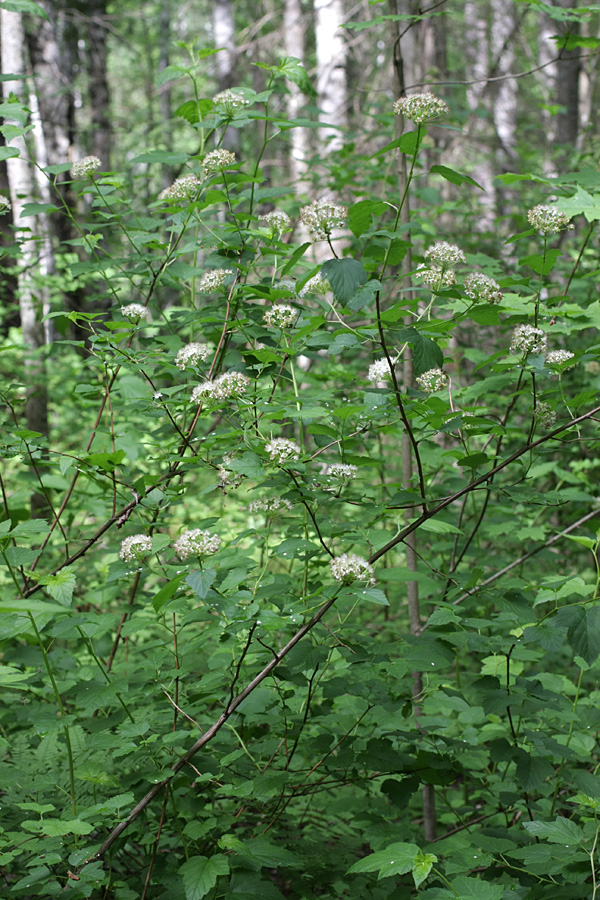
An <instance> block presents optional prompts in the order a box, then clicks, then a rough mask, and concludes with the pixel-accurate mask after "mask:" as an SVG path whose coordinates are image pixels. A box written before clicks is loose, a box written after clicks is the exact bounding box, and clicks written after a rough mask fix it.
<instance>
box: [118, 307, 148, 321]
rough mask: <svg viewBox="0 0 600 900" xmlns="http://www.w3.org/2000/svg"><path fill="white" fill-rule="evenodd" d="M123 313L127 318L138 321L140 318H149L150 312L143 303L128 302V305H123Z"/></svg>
mask: <svg viewBox="0 0 600 900" xmlns="http://www.w3.org/2000/svg"><path fill="white" fill-rule="evenodd" d="M121 315H122V316H125V318H126V319H131V320H132V322H133V321H138V319H149V318H150V313H149V312H148V310H147V309H146V307H145V306H142V304H141V303H128V304H127V306H122V307H121Z"/></svg>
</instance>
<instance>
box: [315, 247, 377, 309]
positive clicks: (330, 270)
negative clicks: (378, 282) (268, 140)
mask: <svg viewBox="0 0 600 900" xmlns="http://www.w3.org/2000/svg"><path fill="white" fill-rule="evenodd" d="M321 275H322V277H323V278H324V279H326V281H328V282H329V284H330V285H331V289H332V291H333V295H334V297H335V299H336V300H339V301H340V303H344V304H346V303H348V301H349V300H351V299H352V297H354V295H355V294H356V292H357V290H358V289H359V287H360V286H361V284H364V283H365V281H366V280H367V278H368V275H367V273H366V272H365V270H364V268H363V265H362V263H360V262H359V261H358V260H357V259H350V258H349V257H347V258H346V259H328V260H327V262H324V263H323V265H322V266H321Z"/></svg>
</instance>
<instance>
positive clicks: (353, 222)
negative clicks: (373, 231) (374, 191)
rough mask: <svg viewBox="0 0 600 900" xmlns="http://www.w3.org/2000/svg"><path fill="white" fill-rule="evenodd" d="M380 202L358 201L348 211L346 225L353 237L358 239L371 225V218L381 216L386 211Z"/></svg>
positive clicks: (385, 206) (383, 204)
mask: <svg viewBox="0 0 600 900" xmlns="http://www.w3.org/2000/svg"><path fill="white" fill-rule="evenodd" d="M388 208H389V207H388V206H387V204H386V203H384V202H383V201H382V200H359V201H358V203H354V204H353V206H351V207H350V209H349V210H348V225H349V226H350V231H351V232H352V234H353V235H354V237H360V236H361V235H362V234H364V233H365V231H368V230H369V228H370V227H371V225H372V223H373V216H381V215H383V213H384V212H385V211H386V210H387V209H388Z"/></svg>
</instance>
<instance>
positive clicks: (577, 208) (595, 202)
mask: <svg viewBox="0 0 600 900" xmlns="http://www.w3.org/2000/svg"><path fill="white" fill-rule="evenodd" d="M556 206H557V208H558V209H559V210H560V211H561V212H564V213H566V214H567V215H568V216H578V215H584V216H585V217H586V219H587V221H588V222H595V221H597V220H598V219H600V197H598V196H592V195H591V194H588V192H587V191H585V190H584V189H583V188H582V187H580V185H577V190H576V191H575V193H574V194H573V196H572V197H561V198H560V199H559V200H558V202H557V204H556Z"/></svg>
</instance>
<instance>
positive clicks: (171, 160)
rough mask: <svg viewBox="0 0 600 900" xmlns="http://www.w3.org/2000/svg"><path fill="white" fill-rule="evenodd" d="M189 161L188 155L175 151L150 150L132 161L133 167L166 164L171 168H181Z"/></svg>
mask: <svg viewBox="0 0 600 900" xmlns="http://www.w3.org/2000/svg"><path fill="white" fill-rule="evenodd" d="M187 161H188V156H187V153H179V152H177V151H175V150H148V152H147V153H140V155H139V156H135V157H134V158H133V159H132V160H130V162H131V164H132V165H135V164H136V163H166V164H167V165H170V166H181V165H183V163H186V162H187Z"/></svg>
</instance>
